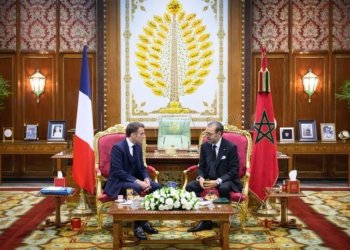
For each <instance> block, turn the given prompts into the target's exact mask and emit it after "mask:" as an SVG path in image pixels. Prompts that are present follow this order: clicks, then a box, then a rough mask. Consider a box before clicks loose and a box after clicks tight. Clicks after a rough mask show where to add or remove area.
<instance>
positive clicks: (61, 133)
mask: <svg viewBox="0 0 350 250" xmlns="http://www.w3.org/2000/svg"><path fill="white" fill-rule="evenodd" d="M66 135H67V129H66V121H49V123H48V128H47V140H48V141H65V140H66Z"/></svg>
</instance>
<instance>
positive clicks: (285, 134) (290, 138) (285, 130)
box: [280, 127, 295, 142]
mask: <svg viewBox="0 0 350 250" xmlns="http://www.w3.org/2000/svg"><path fill="white" fill-rule="evenodd" d="M294 141H295V139H294V128H293V127H281V128H280V142H294Z"/></svg>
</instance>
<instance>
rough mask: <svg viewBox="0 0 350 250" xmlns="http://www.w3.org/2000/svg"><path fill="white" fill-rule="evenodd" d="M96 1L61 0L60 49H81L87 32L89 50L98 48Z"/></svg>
mask: <svg viewBox="0 0 350 250" xmlns="http://www.w3.org/2000/svg"><path fill="white" fill-rule="evenodd" d="M95 2H96V1H95V0H62V1H60V4H61V5H60V19H61V20H60V51H62V50H75V51H79V50H81V49H82V47H83V40H84V33H85V32H86V33H87V38H86V40H87V45H88V48H89V50H96V3H95Z"/></svg>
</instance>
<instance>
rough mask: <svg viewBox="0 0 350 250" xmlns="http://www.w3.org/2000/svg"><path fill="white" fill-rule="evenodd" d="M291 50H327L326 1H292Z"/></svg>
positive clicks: (327, 6) (327, 17) (327, 9)
mask: <svg viewBox="0 0 350 250" xmlns="http://www.w3.org/2000/svg"><path fill="white" fill-rule="evenodd" d="M292 8H293V17H292V18H293V23H292V29H293V41H292V43H293V45H292V47H293V50H328V39H329V34H328V23H329V1H328V0H294V1H293V5H292Z"/></svg>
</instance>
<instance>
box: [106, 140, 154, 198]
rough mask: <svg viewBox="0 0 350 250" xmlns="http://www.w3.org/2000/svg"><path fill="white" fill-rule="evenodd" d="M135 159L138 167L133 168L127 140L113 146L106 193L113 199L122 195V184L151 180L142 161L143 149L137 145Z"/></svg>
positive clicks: (134, 153)
mask: <svg viewBox="0 0 350 250" xmlns="http://www.w3.org/2000/svg"><path fill="white" fill-rule="evenodd" d="M133 155H134V156H133V157H136V161H137V167H136V169H132V168H131V157H132V156H131V155H130V150H129V146H128V143H127V141H126V139H124V140H123V141H121V142H118V143H116V144H114V145H113V147H112V151H111V166H110V169H109V176H108V180H107V182H106V184H105V186H104V192H105V193H106V194H107V195H108V196H109V197H111V198H114V197H117V195H118V194H119V193H120V189H121V185H120V183H121V182H132V183H133V182H135V181H136V180H137V179H139V180H142V181H143V180H144V179H145V178H150V177H149V175H148V172H147V170H146V167H145V165H144V163H143V159H142V147H141V145H139V144H135V148H134V152H133Z"/></svg>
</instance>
